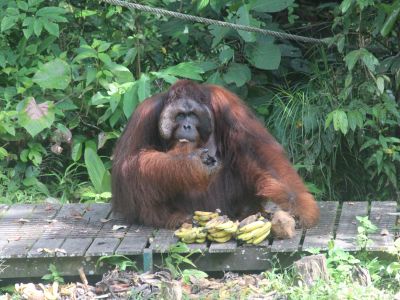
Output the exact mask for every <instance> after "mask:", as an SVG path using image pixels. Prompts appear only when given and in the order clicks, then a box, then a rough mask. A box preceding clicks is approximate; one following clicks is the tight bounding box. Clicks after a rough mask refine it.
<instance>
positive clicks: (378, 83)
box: [376, 77, 385, 94]
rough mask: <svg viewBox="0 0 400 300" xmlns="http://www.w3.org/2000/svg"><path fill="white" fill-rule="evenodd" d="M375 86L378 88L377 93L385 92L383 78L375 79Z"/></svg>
mask: <svg viewBox="0 0 400 300" xmlns="http://www.w3.org/2000/svg"><path fill="white" fill-rule="evenodd" d="M376 86H377V87H378V91H379V93H380V94H383V91H384V90H385V80H384V79H383V77H378V78H377V79H376Z"/></svg>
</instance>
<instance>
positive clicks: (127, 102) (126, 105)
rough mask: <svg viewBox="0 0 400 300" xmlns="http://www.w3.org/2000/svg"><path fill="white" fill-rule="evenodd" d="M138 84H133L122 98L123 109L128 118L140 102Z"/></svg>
mask: <svg viewBox="0 0 400 300" xmlns="http://www.w3.org/2000/svg"><path fill="white" fill-rule="evenodd" d="M137 90H138V88H137V84H132V86H131V87H130V88H129V89H128V90H127V91H126V92H125V94H124V96H123V99H122V101H123V102H122V105H123V106H122V110H123V111H124V115H125V117H126V118H129V117H130V116H131V115H132V113H133V111H134V110H135V108H136V106H137V105H138V104H139V99H138V92H137Z"/></svg>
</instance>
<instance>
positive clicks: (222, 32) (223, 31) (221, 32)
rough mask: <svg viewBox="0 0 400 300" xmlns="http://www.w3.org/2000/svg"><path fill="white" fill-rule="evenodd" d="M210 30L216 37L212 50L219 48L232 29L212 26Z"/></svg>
mask: <svg viewBox="0 0 400 300" xmlns="http://www.w3.org/2000/svg"><path fill="white" fill-rule="evenodd" d="M208 28H209V29H210V33H211V34H212V35H213V36H214V38H213V42H212V45H211V48H214V47H215V46H217V45H218V44H219V43H220V42H221V41H222V39H223V38H225V37H226V36H227V35H228V33H229V32H230V31H231V29H230V28H227V27H221V26H218V25H210V26H209V27H208Z"/></svg>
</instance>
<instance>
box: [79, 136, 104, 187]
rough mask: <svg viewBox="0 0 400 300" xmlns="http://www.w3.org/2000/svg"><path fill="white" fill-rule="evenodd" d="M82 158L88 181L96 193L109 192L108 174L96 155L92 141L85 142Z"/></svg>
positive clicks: (95, 148)
mask: <svg viewBox="0 0 400 300" xmlns="http://www.w3.org/2000/svg"><path fill="white" fill-rule="evenodd" d="M84 158H85V164H86V168H87V170H88V174H89V178H90V181H91V182H92V184H93V186H94V188H95V190H96V192H98V193H102V192H109V191H110V186H109V183H108V180H109V178H110V173H109V172H108V170H106V168H105V167H104V164H103V162H102V161H101V159H100V157H99V156H98V155H97V147H96V144H95V143H94V142H93V141H87V142H86V143H85V155H84Z"/></svg>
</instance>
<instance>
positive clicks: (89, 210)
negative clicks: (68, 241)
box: [83, 203, 111, 222]
mask: <svg viewBox="0 0 400 300" xmlns="http://www.w3.org/2000/svg"><path fill="white" fill-rule="evenodd" d="M110 212H111V205H110V204H109V203H91V204H87V206H86V207H85V214H84V215H83V218H84V219H85V220H87V221H88V222H100V220H101V219H106V218H107V217H108V216H109V214H110Z"/></svg>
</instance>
